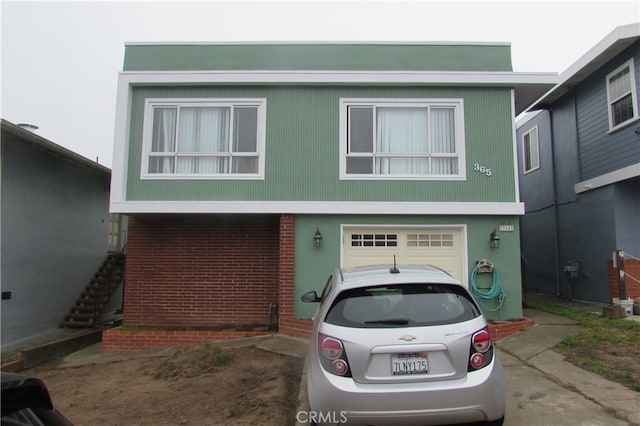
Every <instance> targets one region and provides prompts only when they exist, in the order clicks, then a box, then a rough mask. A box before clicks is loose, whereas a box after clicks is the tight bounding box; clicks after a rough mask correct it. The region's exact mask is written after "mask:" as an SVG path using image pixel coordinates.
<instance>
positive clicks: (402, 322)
mask: <svg viewBox="0 0 640 426" xmlns="http://www.w3.org/2000/svg"><path fill="white" fill-rule="evenodd" d="M364 323H365V324H388V325H407V324H409V320H406V319H402V318H390V319H381V320H375V321H365V322H364Z"/></svg>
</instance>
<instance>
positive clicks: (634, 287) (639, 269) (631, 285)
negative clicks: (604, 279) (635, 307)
mask: <svg viewBox="0 0 640 426" xmlns="http://www.w3.org/2000/svg"><path fill="white" fill-rule="evenodd" d="M607 266H608V268H609V295H610V297H611V299H613V298H614V297H615V298H618V299H619V298H620V296H619V291H618V276H619V274H618V269H617V268H614V267H613V261H612V260H611V259H609V260H607ZM624 271H625V279H624V283H625V286H626V288H627V297H630V298H632V299H635V298H638V297H640V282H638V281H636V280H640V260H638V259H625V260H624ZM632 277H633V278H632ZM634 278H635V280H634Z"/></svg>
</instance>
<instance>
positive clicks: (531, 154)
mask: <svg viewBox="0 0 640 426" xmlns="http://www.w3.org/2000/svg"><path fill="white" fill-rule="evenodd" d="M534 133H535V135H536V144H535V150H534V149H533V146H532V144H531V143H529V149H528V150H527V144H526V143H525V138H526V137H527V135H532V134H534ZM529 141H531V136H529ZM527 151H528V153H529V158H530V159H531V168H529V169H527ZM534 159H535V162H534ZM534 163H535V166H534ZM539 168H540V132H538V126H533V127H532V128H531V129H529V130H527V131H526V132H525V133H523V134H522V171H523V174H525V175H526V174H527V173H531V172H533V171H535V170H538V169H539Z"/></svg>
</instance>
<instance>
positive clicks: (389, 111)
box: [376, 107, 429, 174]
mask: <svg viewBox="0 0 640 426" xmlns="http://www.w3.org/2000/svg"><path fill="white" fill-rule="evenodd" d="M428 131H429V124H428V115H427V108H384V107H383V108H378V109H377V120H376V152H377V153H378V154H384V153H390V154H415V153H419V154H426V153H428V146H427V140H428V139H427V135H428ZM428 161H429V160H428V159H427V158H398V157H395V158H394V157H392V156H390V157H384V156H379V157H378V158H376V172H377V173H379V174H426V173H428V172H429V163H428Z"/></svg>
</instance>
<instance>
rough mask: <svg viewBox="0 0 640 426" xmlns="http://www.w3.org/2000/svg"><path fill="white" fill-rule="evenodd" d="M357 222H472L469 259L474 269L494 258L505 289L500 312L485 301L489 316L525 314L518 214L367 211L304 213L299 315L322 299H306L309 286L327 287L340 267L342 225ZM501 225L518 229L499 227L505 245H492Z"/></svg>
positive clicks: (298, 246)
mask: <svg viewBox="0 0 640 426" xmlns="http://www.w3.org/2000/svg"><path fill="white" fill-rule="evenodd" d="M354 224H362V225H364V224H379V225H389V224H394V225H446V224H455V225H460V224H466V225H467V258H468V269H469V274H471V271H472V270H473V268H474V266H475V264H476V262H477V261H478V260H480V259H482V258H489V259H490V260H491V261H493V263H494V265H495V267H496V270H497V272H498V275H499V277H500V280H501V282H502V289H503V292H504V294H505V301H504V305H503V306H502V308H501V309H499V310H497V311H491V310H490V309H487V308H493V307H494V306H495V304H494V303H495V301H494V300H487V301H485V302H484V304H485V305H486V307H482V310H483V312H484V314H485V316H486V317H487V318H488V319H493V320H506V319H512V318H520V317H522V299H521V294H522V293H521V285H522V284H521V276H520V237H519V228H518V217H516V216H513V217H510V216H484V217H479V216H475V217H474V216H428V215H424V216H366V215H350V216H342V215H334V216H325V215H322V216H321V215H317V216H316V215H298V216H296V232H295V235H296V237H295V258H296V265H295V317H296V318H301V319H302V318H311V317H312V316H313V314H314V312H315V309H316V308H317V304H314V303H304V302H302V301H301V300H300V297H301V296H302V295H303V294H304V293H306V292H307V291H311V290H316V291H317V292H321V291H322V289H323V288H324V285H325V283H326V281H327V278H328V277H329V275H330V274H331V272H332V271H333V270H334V269H335V268H336V267H338V266H340V246H341V244H342V241H341V240H340V238H341V234H340V226H341V225H354ZM500 224H511V225H513V226H514V231H513V232H499V236H500V247H499V248H498V249H491V248H489V234H490V233H491V231H493V230H494V229H496V228H498V227H499V225H500ZM316 229H320V231H321V232H322V236H323V246H322V247H320V248H316V247H314V246H313V235H314V233H315V231H316ZM491 284H492V276H491V275H490V274H483V275H481V276H479V277H478V280H477V285H478V287H480V288H485V287H490V286H491Z"/></svg>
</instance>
